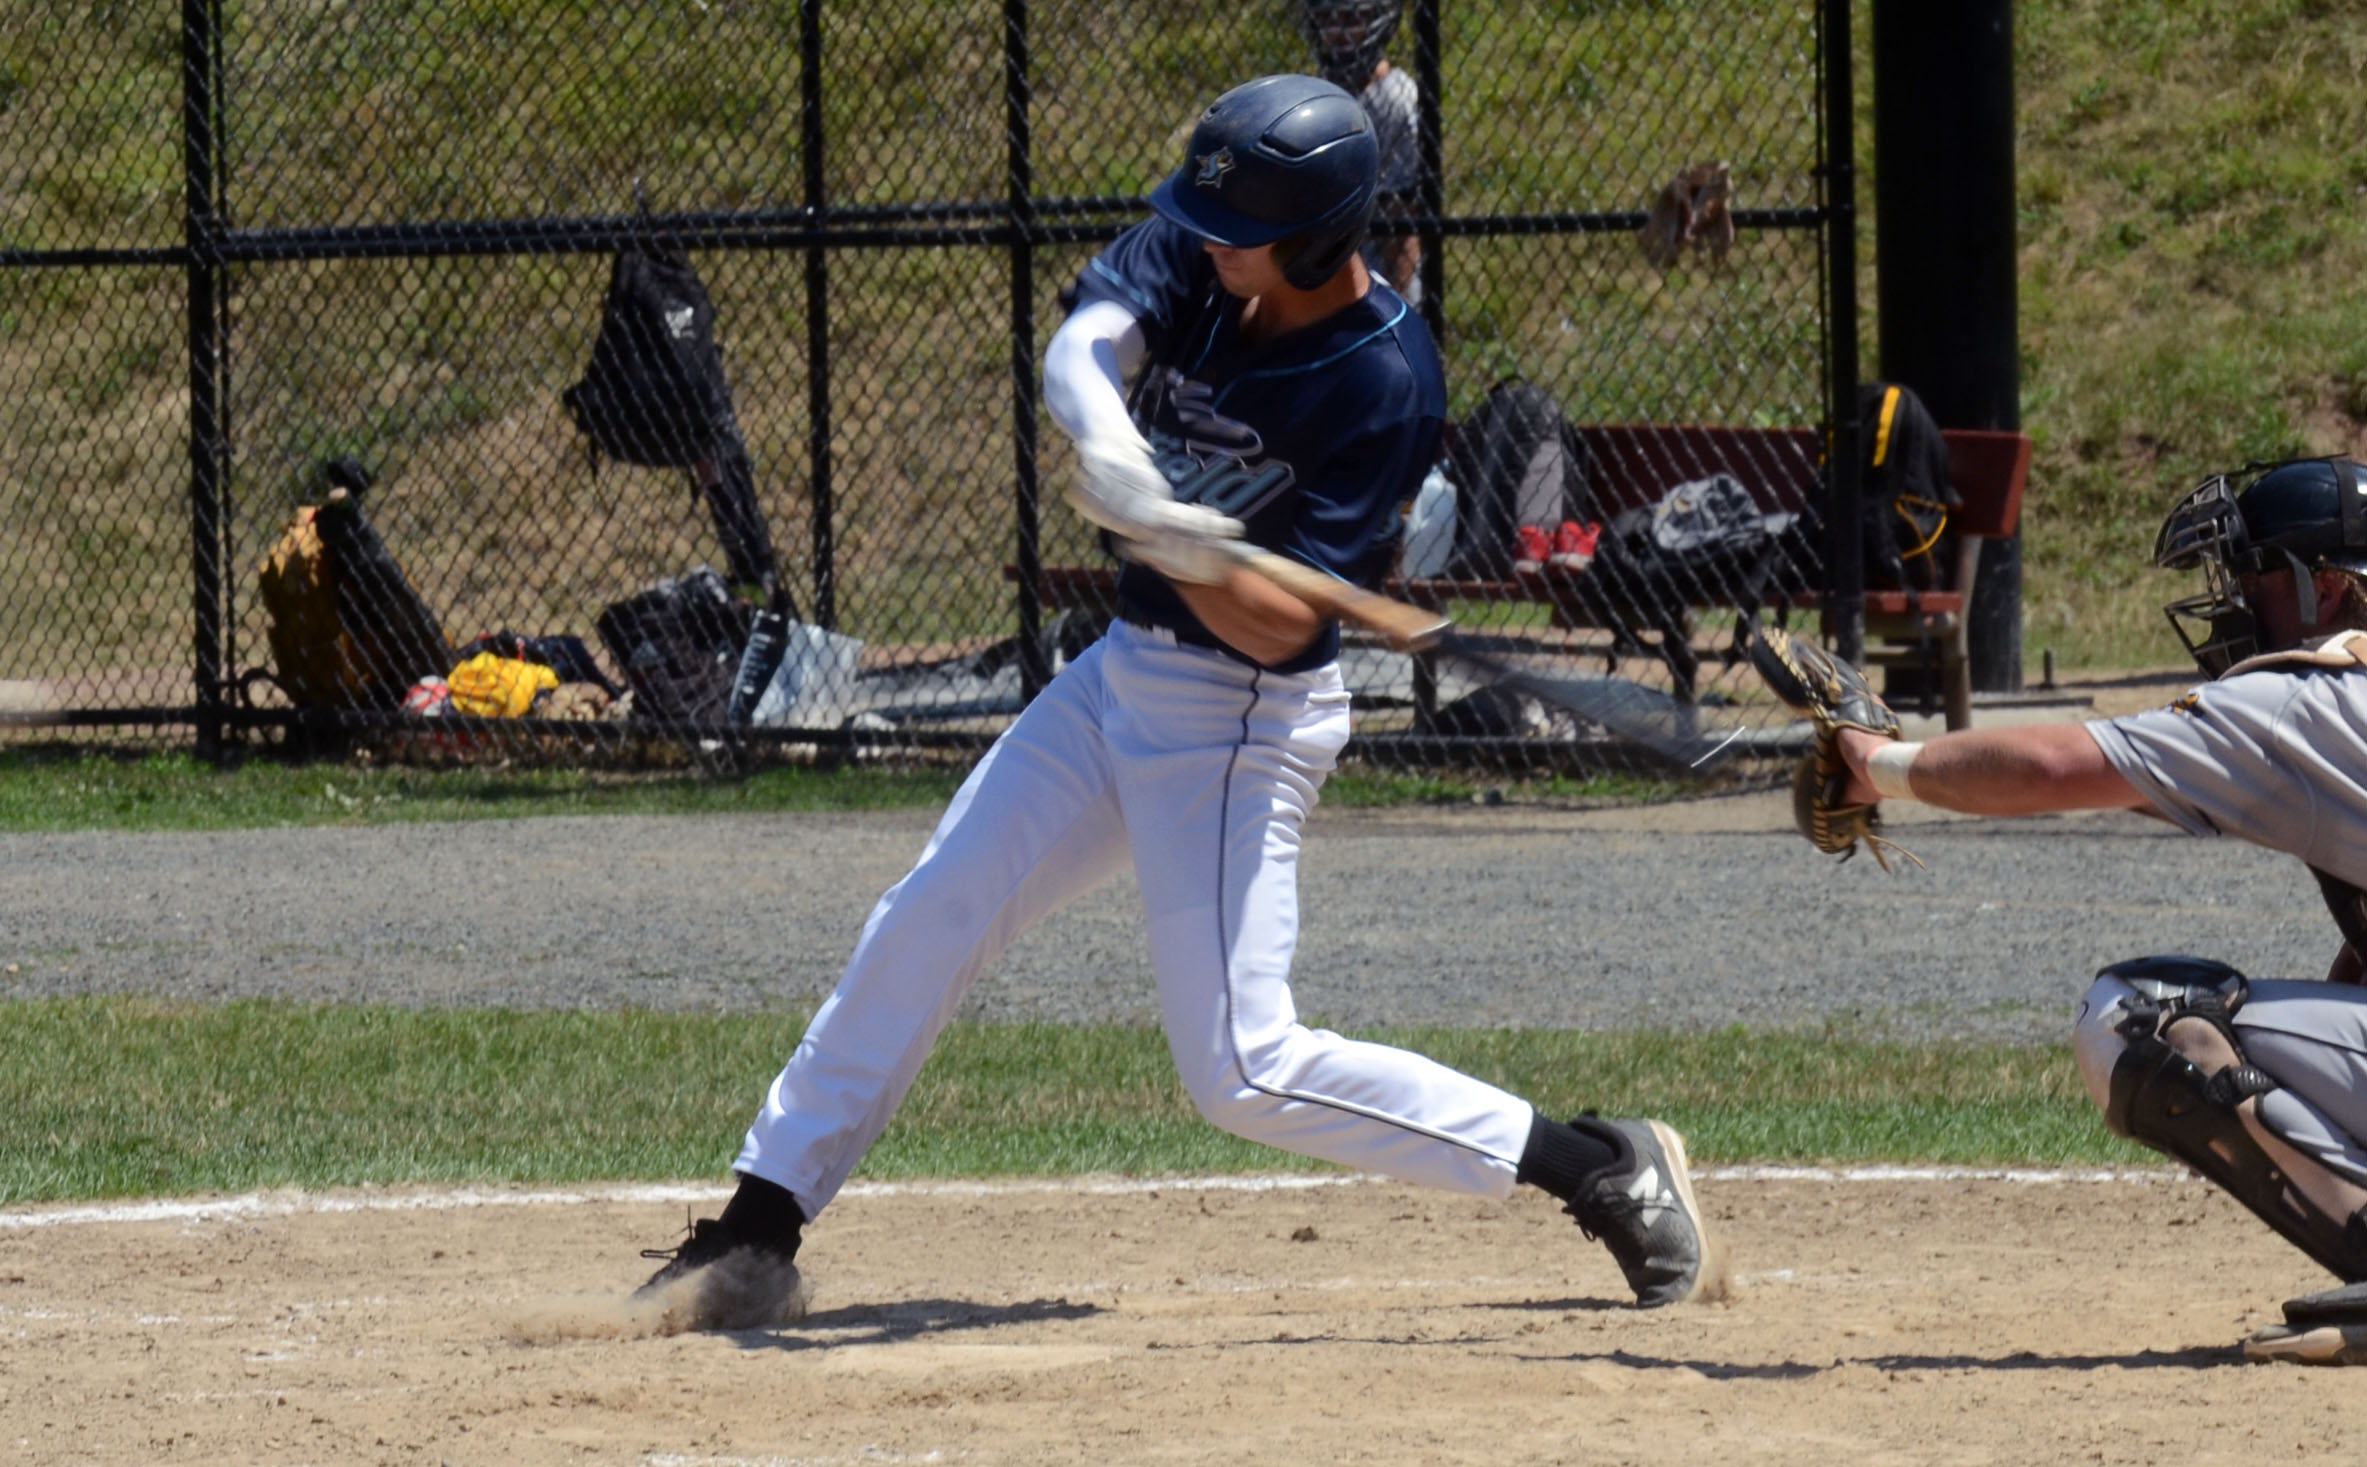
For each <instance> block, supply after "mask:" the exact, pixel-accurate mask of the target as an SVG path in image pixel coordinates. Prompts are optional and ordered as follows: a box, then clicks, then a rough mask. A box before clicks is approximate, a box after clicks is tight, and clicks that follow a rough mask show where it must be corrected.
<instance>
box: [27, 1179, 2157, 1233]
mask: <svg viewBox="0 0 2367 1467" xmlns="http://www.w3.org/2000/svg"><path fill="white" fill-rule="evenodd" d="M2187 1175H2188V1173H2187V1172H2185V1171H2183V1170H2181V1169H2179V1168H2175V1167H2148V1168H2051V1167H1962V1166H1853V1167H1824V1166H1729V1167H1709V1168H1705V1169H1704V1170H1702V1171H1700V1172H1697V1173H1696V1174H1695V1176H1696V1179H1697V1180H1700V1181H1705V1182H1815V1183H1831V1184H1844V1183H1852V1182H1935V1183H1949V1182H2014V1183H2020V1184H2023V1185H2028V1186H2051V1185H2059V1184H2064V1183H2075V1182H2084V1183H2091V1184H2094V1183H2136V1184H2140V1185H2146V1186H2152V1185H2157V1184H2159V1183H2162V1182H2170V1181H2178V1180H2181V1179H2183V1178H2185V1177H2186V1176H2187ZM1389 1181H1390V1179H1389V1178H1386V1177H1375V1176H1366V1175H1335V1176H1312V1177H1302V1176H1249V1177H1156V1178H1130V1177H1120V1178H1099V1179H1096V1178H1073V1177H1046V1178H1041V1179H1019V1180H1011V1181H994V1182H963V1181H944V1182H855V1183H852V1184H850V1185H849V1186H848V1187H847V1188H846V1189H845V1190H844V1191H842V1192H841V1193H840V1194H839V1195H840V1196H842V1197H1012V1196H1027V1195H1042V1194H1046V1193H1072V1194H1080V1195H1084V1196H1133V1195H1141V1194H1146V1193H1152V1192H1295V1191H1305V1190H1310V1189H1314V1188H1319V1187H1354V1186H1364V1185H1368V1184H1386V1183H1389ZM730 1195H731V1188H729V1187H727V1186H723V1185H720V1184H715V1183H705V1184H698V1183H667V1184H654V1183H618V1184H614V1185H609V1186H599V1187H580V1188H565V1189H537V1190H532V1191H518V1190H509V1189H501V1188H483V1187H463V1188H456V1189H451V1190H446V1191H434V1192H398V1193H388V1194H379V1193H374V1192H336V1193H325V1192H305V1191H300V1190H292V1189H281V1190H276V1191H271V1192H248V1193H242V1194H240V1195H238V1196H234V1197H210V1198H201V1199H195V1200H186V1201H174V1200H163V1201H150V1202H123V1203H113V1204H108V1205H92V1206H83V1207H46V1208H22V1209H0V1233H7V1232H21V1231H24V1230H26V1229H31V1228H59V1227H78V1226H84V1225H91V1224H104V1223H144V1222H220V1221H226V1220H230V1219H237V1218H269V1217H294V1216H298V1215H317V1214H334V1213H348V1212H451V1211H458V1210H462V1209H467V1208H476V1207H578V1206H583V1205H585V1204H588V1203H595V1202H605V1203H617V1202H651V1203H656V1202H665V1203H688V1204H691V1205H694V1206H695V1205H696V1204H698V1203H702V1202H721V1201H723V1200H724V1199H725V1198H727V1197H729V1196H730Z"/></svg>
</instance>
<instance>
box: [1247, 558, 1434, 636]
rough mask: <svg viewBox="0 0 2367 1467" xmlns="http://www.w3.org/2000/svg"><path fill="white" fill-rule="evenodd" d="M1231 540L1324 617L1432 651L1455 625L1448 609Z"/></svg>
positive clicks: (1251, 563)
mask: <svg viewBox="0 0 2367 1467" xmlns="http://www.w3.org/2000/svg"><path fill="white" fill-rule="evenodd" d="M1228 543H1229V544H1230V546H1231V548H1232V551H1233V553H1234V554H1235V555H1236V556H1238V557H1239V558H1240V560H1241V563H1242V564H1243V565H1244V566H1247V567H1248V568H1249V569H1250V570H1252V571H1255V572H1256V573H1257V574H1258V575H1261V576H1263V577H1265V578H1266V579H1267V580H1269V581H1272V582H1273V583H1274V584H1275V585H1277V586H1280V587H1281V588H1282V589H1283V590H1285V591H1288V592H1289V593H1290V594H1291V595H1293V596H1296V597H1297V598H1298V599H1299V600H1301V601H1304V602H1305V603H1307V605H1309V606H1311V607H1313V608H1314V609H1315V610H1316V611H1318V612H1320V613H1321V614H1323V615H1324V616H1327V617H1331V618H1333V619H1334V620H1337V621H1344V622H1347V623H1348V624H1350V625H1351V626H1358V627H1362V628H1364V629H1365V630H1366V631H1368V632H1371V633H1373V634H1375V635H1376V636H1378V637H1380V638H1381V639H1382V640H1383V641H1385V642H1387V643H1388V644H1389V645H1390V646H1392V647H1394V648H1396V649H1397V650H1398V651H1400V652H1427V651H1429V650H1430V649H1431V648H1433V647H1435V646H1437V645H1438V644H1439V642H1440V640H1441V639H1442V638H1444V637H1445V636H1446V634H1447V629H1448V628H1449V627H1451V626H1453V625H1454V621H1453V619H1452V618H1451V617H1449V616H1447V615H1446V613H1444V612H1441V611H1425V610H1424V609H1422V608H1421V607H1419V606H1409V605H1407V604H1406V603H1405V602H1403V601H1392V600H1391V599H1389V598H1388V597H1386V596H1383V595H1382V594H1380V593H1379V592H1378V591H1367V590H1366V589H1364V588H1363V587H1362V586H1358V585H1355V584H1353V583H1351V582H1348V581H1343V580H1341V579H1340V578H1339V577H1338V576H1333V575H1326V574H1325V573H1324V572H1322V571H1319V570H1317V569H1315V567H1313V566H1311V565H1305V564H1302V563H1300V562H1299V561H1295V560H1291V559H1289V558H1288V557H1285V556H1280V555H1276V554H1275V553H1274V552H1273V551H1271V550H1260V549H1258V548H1257V547H1256V546H1254V545H1249V544H1245V543H1243V542H1242V541H1239V540H1235V541H1231V542H1228Z"/></svg>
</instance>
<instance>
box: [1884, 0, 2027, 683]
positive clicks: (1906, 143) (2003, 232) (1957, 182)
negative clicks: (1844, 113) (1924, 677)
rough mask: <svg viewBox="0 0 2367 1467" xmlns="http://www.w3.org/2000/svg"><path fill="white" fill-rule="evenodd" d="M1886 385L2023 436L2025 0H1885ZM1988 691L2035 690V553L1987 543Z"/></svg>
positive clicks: (1942, 414)
mask: <svg viewBox="0 0 2367 1467" xmlns="http://www.w3.org/2000/svg"><path fill="white" fill-rule="evenodd" d="M1874 156H1875V165H1876V166H1875V169H1874V235H1875V239H1876V241H1877V243H1878V247H1879V249H1880V251H1881V258H1882V269H1881V272H1880V274H1879V276H1878V283H1877V286H1876V290H1877V299H1876V303H1875V310H1876V314H1877V316H1878V317H1879V321H1880V333H1881V343H1882V375H1883V376H1884V377H1887V378H1889V379H1891V380H1893V381H1898V382H1904V383H1906V384H1907V385H1908V386H1910V387H1912V388H1914V389H1915V391H1916V392H1917V393H1918V394H1920V395H1921V396H1922V398H1923V401H1924V404H1925V406H1927V407H1929V408H1930V409H1931V413H1932V416H1933V417H1934V418H1935V419H1937V420H1938V422H1939V424H1940V426H1941V427H1943V428H1988V429H2005V430H2012V429H2018V428H2019V427H2021V425H2022V412H2021V393H2022V387H2021V344H2020V341H2019V339H2018V337H2017V334H2016V330H2015V313H2016V309H2017V300H2016V291H2015V279H2014V270H2015V264H2016V261H2015V244H2014V225H2015V211H2014V45H2013V5H2012V0H1958V3H1955V4H1950V5H1932V4H1928V3H1920V4H1919V3H1908V0H1875V3H1874ZM1972 615H1973V620H1972V624H1971V626H1970V628H1969V631H1970V640H1971V643H1972V677H1973V686H1974V687H1975V688H1978V689H1980V690H1982V691H1984V692H2012V691H2016V690H2018V689H2019V688H2020V687H2021V686H2022V546H2021V540H2020V538H2019V536H2012V537H2008V538H2005V539H1999V540H1991V541H1988V542H1987V543H1985V544H1983V545H1982V546H1981V560H1980V570H1979V574H1978V578H1977V579H1976V580H1975V582H1974V585H1973V601H1972Z"/></svg>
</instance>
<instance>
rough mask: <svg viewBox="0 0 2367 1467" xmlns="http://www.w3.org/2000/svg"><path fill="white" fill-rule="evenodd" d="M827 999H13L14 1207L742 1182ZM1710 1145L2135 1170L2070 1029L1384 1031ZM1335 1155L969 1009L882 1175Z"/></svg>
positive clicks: (1076, 1031) (1091, 1038)
mask: <svg viewBox="0 0 2367 1467" xmlns="http://www.w3.org/2000/svg"><path fill="white" fill-rule="evenodd" d="M803 1020H804V1015H803V1014H801V1013H800V1014H790V1013H784V1014H775V1015H765V1016H757V1017H754V1018H750V1017H748V1016H744V1015H735V1016H724V1015H681V1014H652V1013H644V1012H630V1011H627V1012H603V1013H517V1012H507V1011H480V1010H431V1011H412V1010H398V1009H384V1008H361V1007H347V1006H322V1007H311V1006H301V1005H291V1004H285V1003H265V1002H241V1003H232V1004H225V1005H219V1006H196V1005H174V1004H162V1003H157V1002H153V1001H147V1000H138V999H122V998H78V999H26V1000H17V1001H12V1002H6V1003H0V1052H5V1053H7V1054H8V1055H9V1056H10V1057H11V1058H10V1061H9V1063H8V1065H7V1066H6V1067H4V1068H0V1202H5V1203H11V1204H22V1203H28V1202H39V1201H55V1200H62V1199H69V1198H95V1197H126V1196H154V1195H171V1194H182V1193H192V1192H211V1191H226V1190H239V1189H245V1188H253V1187H272V1186H303V1187H328V1186H352V1185H360V1184H365V1183H375V1184H386V1185H392V1184H398V1183H409V1182H492V1181H500V1182H534V1183H563V1182H583V1181H595V1180H619V1179H632V1178H642V1179H647V1178H671V1177H700V1176H707V1177H720V1176H721V1175H722V1173H723V1172H724V1170H725V1169H726V1168H727V1167H728V1165H729V1163H730V1159H731V1155H732V1153H733V1151H734V1149H735V1148H736V1146H737V1144H738V1139H739V1135H740V1132H741V1130H742V1129H743V1128H744V1127H745V1125H746V1124H747V1121H748V1119H749V1117H750V1116H751V1115H753V1113H754V1110H755V1107H756V1106H757V1104H758V1103H759V1102H760V1100H761V1099H762V1096H763V1091H764V1087H765V1086H766V1084H767V1083H769V1081H770V1080H771V1078H772V1076H773V1073H774V1071H775V1070H776V1069H777V1068H778V1067H779V1064H780V1062H781V1060H782V1059H783V1058H784V1057H786V1056H787V1054H788V1053H789V1052H790V1050H791V1048H792V1047H793V1046H794V1045H795V1043H796V1040H797V1036H798V1035H799V1033H801V1032H802V1027H803ZM1360 1037H1365V1038H1372V1039H1380V1040H1386V1041H1389V1042H1394V1043H1399V1044H1404V1045H1408V1046H1410V1047H1413V1048H1416V1049H1419V1050H1422V1051H1423V1052H1425V1053H1428V1054H1431V1055H1433V1056H1435V1057H1436V1058H1438V1059H1440V1060H1443V1061H1445V1062H1447V1063H1449V1064H1453V1065H1456V1066H1458V1067H1461V1068H1463V1069H1465V1070H1467V1071H1469V1072H1471V1073H1473V1074H1476V1075H1479V1076H1482V1077H1484V1078H1486V1079H1489V1080H1491V1081H1494V1082H1496V1083H1498V1084H1501V1085H1503V1086H1505V1087H1506V1088H1508V1089H1510V1090H1513V1091H1514V1092H1516V1093H1519V1094H1522V1095H1525V1096H1527V1097H1529V1098H1530V1099H1532V1100H1534V1101H1536V1102H1537V1103H1538V1104H1539V1105H1541V1106H1544V1107H1546V1108H1548V1109H1550V1110H1554V1111H1574V1110H1576V1109H1578V1108H1581V1107H1595V1108H1599V1109H1601V1110H1603V1111H1605V1112H1607V1113H1613V1114H1634V1113H1642V1112H1648V1113H1651V1114H1655V1115H1659V1116H1663V1117H1665V1118H1667V1119H1669V1120H1671V1121H1673V1122H1674V1123H1676V1124H1677V1125H1678V1126H1679V1127H1681V1128H1683V1129H1684V1130H1685V1132H1686V1134H1687V1136H1688V1138H1689V1139H1690V1141H1691V1143H1692V1145H1693V1148H1694V1150H1695V1152H1696V1154H1697V1155H1698V1156H1699V1157H1700V1158H1701V1159H1703V1160H1705V1161H1711V1162H1735V1161H1745V1160H1752V1161H1810V1160H1817V1161H1834V1162H1872V1161H1927V1162H1942V1163H2002V1162H2015V1163H2045V1164H2055V1163H2078V1164H2096V1163H2103V1164H2126V1163H2134V1162H2140V1161H2143V1160H2144V1159H2145V1157H2146V1154H2145V1153H2143V1152H2140V1151H2138V1150H2136V1149H2135V1148H2133V1147H2131V1146H2128V1145H2127V1144H2125V1143H2122V1142H2118V1141H2116V1140H2114V1139H2113V1138H2111V1137H2110V1136H2108V1135H2107V1134H2106V1133H2105V1131H2104V1129H2103V1127H2102V1125H2101V1124H2100V1122H2099V1121H2098V1120H2097V1118H2096V1116H2095V1115H2094V1112H2093V1110H2092V1108H2091V1107H2090V1106H2089V1104H2088V1102H2087V1100H2086V1099H2085V1097H2084V1095H2083V1094H2082V1092H2081V1089H2080V1084H2079V1080H2078V1077H2077V1074H2076V1073H2075V1072H2074V1070H2073V1068H2072V1065H2071V1061H2070V1059H2069V1057H2068V1055H2067V1054H2066V1053H2065V1052H2064V1051H2063V1050H2062V1049H2060V1048H2057V1047H2050V1048H2026V1047H2014V1046H2004V1045H1962V1044H1952V1045H1945V1046H1941V1045H1915V1044H1903V1043H1892V1042H1884V1041H1879V1040H1868V1039H1862V1038H1855V1037H1851V1036H1847V1035H1835V1034H1803V1035H1765V1034H1760V1035H1753V1034H1746V1033H1743V1032H1741V1031H1739V1030H1729V1031H1725V1032H1722V1033H1715V1034H1702V1035H1674V1034H1630V1035H1595V1034H1580V1033H1572V1032H1566V1031H1552V1030H1523V1031H1469V1030H1384V1031H1372V1032H1369V1033H1366V1034H1363V1035H1361V1036H1360ZM1293 1169H1299V1170H1305V1169H1316V1170H1320V1169H1322V1168H1321V1164H1319V1163H1314V1162H1308V1161H1305V1160H1302V1159H1300V1158H1297V1157H1293V1156H1289V1155H1287V1154H1285V1153H1282V1152H1277V1151H1272V1150H1268V1149H1265V1148H1262V1147H1258V1146H1253V1145H1251V1144H1249V1143H1247V1142H1243V1141H1240V1140H1238V1139H1236V1138H1234V1137H1231V1136H1229V1135H1226V1134H1224V1133H1222V1132H1220V1131H1217V1130H1216V1129H1215V1128H1213V1127H1211V1126H1209V1125H1207V1124H1206V1123H1204V1122H1202V1121H1201V1120H1200V1119H1198V1117H1197V1116H1196V1115H1195V1114H1194V1113H1193V1111H1192V1109H1191V1106H1190V1104H1189V1102H1188V1101H1187V1100H1186V1099H1185V1097H1184V1096H1183V1095H1182V1093H1181V1092H1180V1090H1179V1089H1178V1087H1177V1085H1176V1082H1175V1079H1174V1074H1173V1071H1172V1069H1171V1068H1170V1065H1169V1062H1168V1058H1167V1053H1166V1045H1165V1042H1164V1040H1163V1039H1162V1038H1161V1036H1160V1035H1159V1034H1158V1033H1157V1032H1156V1031H1155V1030H1150V1029H1134V1028H1117V1027H1090V1026H1078V1027H1069V1026H1036V1025H1027V1026H1015V1027H991V1026H984V1025H976V1024H959V1023H957V1024H955V1025H953V1026H952V1027H951V1028H949V1029H948V1031H947V1032H946V1035H945V1038H944V1040H943V1042H942V1043H941V1044H940V1045H939V1046H938V1049H937V1052H936V1054H935V1055H934V1056H933V1057H932V1058H931V1060H930V1061H929V1063H928V1065H927V1066H926V1067H925V1068H924V1069H923V1071H922V1072H921V1076H920V1080H919V1082H918V1083H917V1084H916V1085H915V1086H914V1088H913V1091H912V1094H911V1097H910V1099H909V1101H908V1102H907V1104H906V1105H905V1107H904V1109H903V1110H902V1112H901V1113H900V1114H899V1115H898V1117H897V1120H896V1122H895V1123H894V1125H892V1126H891V1127H890V1128H889V1130H888V1132H887V1134H886V1135H885V1136H884V1137H883V1138H882V1139H881V1141H880V1143H879V1145H878V1146H877V1147H876V1148H875V1149H874V1150H873V1151H872V1153H871V1154H870V1156H869V1158H868V1159H867V1160H866V1161H865V1163H864V1167H863V1170H862V1173H861V1175H864V1176H869V1177H876V1178H893V1177H946V1176H989V1175H991V1176H1018V1175H1060V1174H1068V1173H1077V1172H1095V1171H1115V1172H1125V1173H1135V1174H1146V1175H1164V1174H1173V1173H1188V1172H1239V1171H1274V1170H1293Z"/></svg>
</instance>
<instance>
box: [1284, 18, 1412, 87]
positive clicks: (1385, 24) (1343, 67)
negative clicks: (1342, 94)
mask: <svg viewBox="0 0 2367 1467" xmlns="http://www.w3.org/2000/svg"><path fill="white" fill-rule="evenodd" d="M1404 13H1405V0H1305V3H1304V4H1303V5H1302V6H1301V7H1300V10H1299V34H1301V35H1303V36H1305V37H1306V38H1307V44H1308V45H1310V46H1312V47H1314V48H1315V69H1316V70H1317V71H1319V72H1321V73H1322V74H1323V79H1324V80H1325V81H1327V82H1330V83H1331V84H1332V85H1333V86H1336V87H1340V88H1342V89H1344V90H1346V91H1349V92H1361V91H1363V90H1364V89H1365V88H1366V87H1367V86H1368V85H1370V84H1371V82H1372V79H1373V72H1374V71H1375V70H1377V69H1378V68H1379V67H1380V64H1381V58H1382V56H1383V55H1385V54H1386V53H1387V52H1388V50H1389V41H1390V38H1391V37H1393V36H1395V35H1396V34H1397V22H1398V20H1399V18H1400V17H1401V16H1402V15H1403V14H1404Z"/></svg>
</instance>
